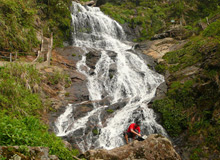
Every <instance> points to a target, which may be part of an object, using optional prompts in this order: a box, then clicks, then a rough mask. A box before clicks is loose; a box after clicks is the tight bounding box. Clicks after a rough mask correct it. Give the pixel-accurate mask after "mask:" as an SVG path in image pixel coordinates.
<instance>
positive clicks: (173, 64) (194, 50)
mask: <svg viewBox="0 0 220 160" xmlns="http://www.w3.org/2000/svg"><path fill="white" fill-rule="evenodd" d="M219 28H220V20H217V21H215V22H213V23H211V24H210V25H209V26H208V27H207V28H206V29H205V30H204V31H203V32H201V33H200V35H198V36H195V37H192V38H191V39H190V40H189V42H188V43H187V44H186V45H185V46H184V47H183V48H182V49H180V50H177V51H174V52H169V53H167V54H166V55H165V56H164V57H163V59H164V60H165V62H163V63H161V64H159V65H158V66H157V69H158V70H159V71H165V70H168V71H169V72H170V74H171V76H170V78H169V79H168V81H169V83H168V85H169V90H168V93H167V97H166V98H164V99H162V100H158V101H155V102H154V104H153V107H154V109H156V110H157V111H159V112H160V113H162V116H163V126H164V127H165V128H166V129H167V131H168V133H169V134H170V135H172V136H173V137H178V136H179V135H180V134H181V133H183V132H184V133H185V134H186V135H185V137H184V138H185V139H184V140H185V142H187V143H186V144H185V147H186V146H188V147H190V148H191V149H190V151H191V155H190V158H191V159H200V158H201V157H206V158H208V157H212V156H213V157H214V155H219V154H220V138H219V134H220V115H219V111H220V101H219V96H220V90H219V87H220V83H219V79H220V66H219V64H220V29H219ZM192 67H196V69H195V70H196V72H195V73H194V74H192V75H190V76H189V75H184V74H179V73H180V72H182V71H184V70H187V69H189V70H188V73H189V72H191V71H192ZM213 157H212V158H213Z"/></svg>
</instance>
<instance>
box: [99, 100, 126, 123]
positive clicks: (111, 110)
mask: <svg viewBox="0 0 220 160" xmlns="http://www.w3.org/2000/svg"><path fill="white" fill-rule="evenodd" d="M127 103H128V100H127V99H125V100H122V101H121V102H118V103H114V104H111V105H109V106H107V107H106V108H105V109H104V110H103V111H102V114H101V115H100V119H101V122H102V124H104V125H105V122H106V120H107V119H108V118H110V117H112V113H114V112H115V111H117V110H120V109H121V108H123V107H124V106H125V105H126V104H127Z"/></svg>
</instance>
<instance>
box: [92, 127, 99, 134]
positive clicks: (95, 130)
mask: <svg viewBox="0 0 220 160" xmlns="http://www.w3.org/2000/svg"><path fill="white" fill-rule="evenodd" d="M92 133H93V135H95V136H96V135H98V134H99V131H98V129H97V128H95V129H93V130H92Z"/></svg>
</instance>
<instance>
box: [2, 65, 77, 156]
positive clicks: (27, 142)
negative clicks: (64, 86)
mask: <svg viewBox="0 0 220 160" xmlns="http://www.w3.org/2000/svg"><path fill="white" fill-rule="evenodd" d="M56 76H57V75H56ZM56 76H55V77H56ZM40 77H41V74H40V73H39V72H38V71H37V70H36V69H35V67H34V66H32V65H21V64H19V63H12V64H10V65H8V66H5V67H1V68H0V109H1V112H0V131H1V132H0V145H3V146H4V145H6V146H15V145H16V146H21V147H20V152H22V153H23V154H25V155H27V156H28V152H27V147H26V146H44V147H49V149H50V154H54V155H57V156H58V157H59V159H63V160H66V159H72V154H73V153H71V151H69V150H68V149H66V148H65V147H64V144H63V143H62V140H61V139H60V138H58V137H56V135H54V134H50V133H49V132H48V127H47V126H46V125H45V124H43V123H42V122H40V120H39V119H40V116H41V114H40V113H41V112H42V110H43V109H46V108H45V106H43V103H42V101H41V99H40V96H39V91H40V88H39V87H40V83H41V78H40ZM58 77H61V76H60V75H59V76H58ZM61 81H65V77H64V76H63V77H62V80H61ZM74 152H75V151H74ZM0 158H1V159H4V157H0Z"/></svg>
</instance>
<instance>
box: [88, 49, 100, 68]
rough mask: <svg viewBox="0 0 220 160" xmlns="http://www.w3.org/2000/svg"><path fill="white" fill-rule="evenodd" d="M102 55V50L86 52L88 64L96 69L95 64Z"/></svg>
mask: <svg viewBox="0 0 220 160" xmlns="http://www.w3.org/2000/svg"><path fill="white" fill-rule="evenodd" d="M100 57H101V52H100V51H95V50H94V51H90V52H88V53H86V65H87V66H88V67H90V68H92V69H95V65H96V63H97V62H98V60H99V58H100Z"/></svg>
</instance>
